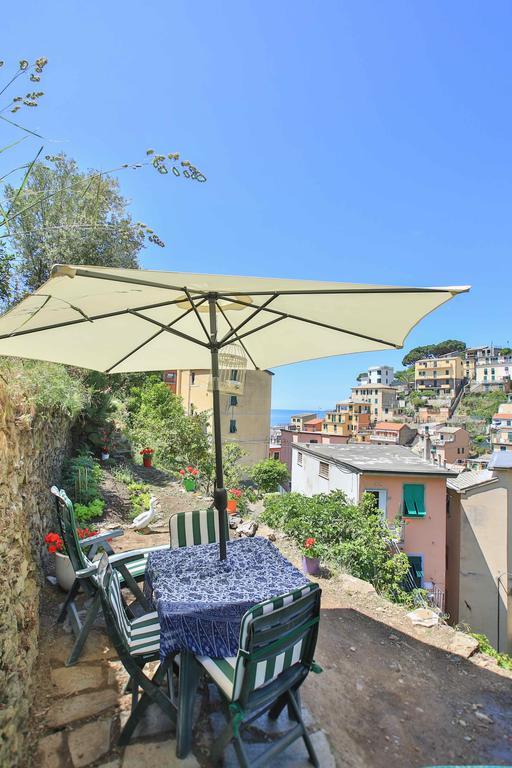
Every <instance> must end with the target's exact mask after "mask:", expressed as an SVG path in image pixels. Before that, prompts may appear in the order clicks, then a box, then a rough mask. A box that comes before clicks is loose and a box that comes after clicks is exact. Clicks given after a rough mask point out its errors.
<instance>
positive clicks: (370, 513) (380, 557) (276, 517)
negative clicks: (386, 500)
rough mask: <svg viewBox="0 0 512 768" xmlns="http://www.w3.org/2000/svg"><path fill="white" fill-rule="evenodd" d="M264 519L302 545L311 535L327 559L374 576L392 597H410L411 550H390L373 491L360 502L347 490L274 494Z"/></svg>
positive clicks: (362, 575)
mask: <svg viewBox="0 0 512 768" xmlns="http://www.w3.org/2000/svg"><path fill="white" fill-rule="evenodd" d="M262 521H263V522H265V523H266V524H267V525H270V526H271V527H273V528H279V529H281V530H282V531H283V532H284V533H286V534H287V535H288V536H290V537H291V538H292V539H294V541H295V542H296V543H297V544H298V545H299V546H303V544H304V541H305V540H306V539H307V538H308V537H313V538H314V539H315V541H316V544H317V546H318V548H319V549H320V552H321V556H322V557H323V558H325V559H326V560H328V561H331V562H333V563H334V564H336V565H337V566H340V567H343V568H346V569H347V571H349V573H351V574H352V575H353V576H357V577H358V578H360V579H364V580H365V581H369V582H371V583H372V584H373V585H374V586H375V588H376V589H377V590H378V591H379V592H381V593H382V594H385V595H386V596H388V597H389V598H390V599H392V600H395V601H403V602H406V601H409V600H410V598H409V597H408V596H407V595H406V594H405V592H404V590H403V587H402V584H403V581H404V578H405V576H406V574H407V572H408V570H409V561H408V558H407V555H405V554H404V553H400V554H392V553H391V552H390V549H389V529H388V527H387V525H386V523H385V522H384V521H383V520H382V517H381V514H380V511H379V510H378V509H377V506H376V501H375V499H374V497H373V496H371V495H370V494H365V495H364V496H363V498H362V500H361V501H360V502H359V503H358V504H353V503H350V502H349V501H348V500H347V497H346V495H345V494H344V493H343V491H333V492H332V493H329V494H318V495H317V496H303V495H302V494H300V493H287V494H272V495H268V496H266V497H265V501H264V510H263V513H262Z"/></svg>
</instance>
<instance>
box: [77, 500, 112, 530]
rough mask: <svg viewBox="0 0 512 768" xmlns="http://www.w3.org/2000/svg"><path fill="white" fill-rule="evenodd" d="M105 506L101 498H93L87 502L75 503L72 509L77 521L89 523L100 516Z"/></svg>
mask: <svg viewBox="0 0 512 768" xmlns="http://www.w3.org/2000/svg"><path fill="white" fill-rule="evenodd" d="M104 508H105V502H104V501H103V499H93V500H92V501H90V502H89V503H88V504H75V505H74V510H75V515H76V519H77V522H79V523H85V524H87V523H89V522H90V521H91V520H94V518H96V517H101V516H102V514H103V510H104Z"/></svg>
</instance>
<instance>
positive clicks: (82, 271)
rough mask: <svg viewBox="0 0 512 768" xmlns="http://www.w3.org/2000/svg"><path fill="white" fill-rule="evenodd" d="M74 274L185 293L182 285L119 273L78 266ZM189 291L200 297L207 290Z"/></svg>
mask: <svg viewBox="0 0 512 768" xmlns="http://www.w3.org/2000/svg"><path fill="white" fill-rule="evenodd" d="M72 269H74V272H75V275H76V276H77V277H91V278H93V279H94V280H110V281H111V282H117V283H128V284H129V285H144V286H146V287H147V288H164V289H166V290H169V291H183V293H185V291H186V288H184V286H183V285H167V284H166V283H154V282H153V281H151V280H137V279H136V278H135V277H123V276H121V275H109V274H101V272H91V271H90V270H87V269H81V268H80V267H78V268H76V269H75V268H74V267H72ZM188 290H189V291H190V292H191V293H195V294H196V298H201V297H202V296H207V294H208V292H207V291H199V290H196V289H194V288H189V289H188ZM180 301H183V299H180Z"/></svg>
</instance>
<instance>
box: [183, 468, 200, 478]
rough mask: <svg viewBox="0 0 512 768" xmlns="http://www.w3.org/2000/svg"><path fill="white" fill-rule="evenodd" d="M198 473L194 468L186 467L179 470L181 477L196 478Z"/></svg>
mask: <svg viewBox="0 0 512 768" xmlns="http://www.w3.org/2000/svg"><path fill="white" fill-rule="evenodd" d="M198 474H199V471H198V470H197V469H196V467H190V466H189V467H186V469H180V475H181V476H182V477H197V475H198Z"/></svg>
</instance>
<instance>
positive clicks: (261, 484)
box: [250, 459, 289, 493]
mask: <svg viewBox="0 0 512 768" xmlns="http://www.w3.org/2000/svg"><path fill="white" fill-rule="evenodd" d="M250 475H251V479H252V480H254V482H255V483H256V485H257V487H258V489H259V490H260V491H261V493H274V492H275V491H277V489H278V487H279V486H280V485H283V484H284V483H285V482H286V481H287V480H288V477H289V475H288V468H287V467H286V464H283V462H282V461H279V460H278V459H264V460H263V461H260V462H258V464H254V466H253V467H251V471H250Z"/></svg>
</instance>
